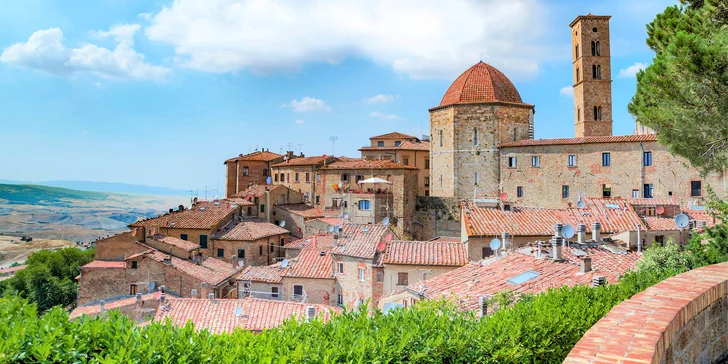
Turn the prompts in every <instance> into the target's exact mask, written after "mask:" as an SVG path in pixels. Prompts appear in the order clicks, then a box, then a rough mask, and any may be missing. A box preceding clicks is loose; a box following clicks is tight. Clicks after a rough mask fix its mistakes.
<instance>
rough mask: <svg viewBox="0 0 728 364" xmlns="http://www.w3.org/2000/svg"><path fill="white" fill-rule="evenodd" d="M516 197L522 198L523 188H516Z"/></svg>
mask: <svg viewBox="0 0 728 364" xmlns="http://www.w3.org/2000/svg"><path fill="white" fill-rule="evenodd" d="M516 197H523V186H518V187H516Z"/></svg>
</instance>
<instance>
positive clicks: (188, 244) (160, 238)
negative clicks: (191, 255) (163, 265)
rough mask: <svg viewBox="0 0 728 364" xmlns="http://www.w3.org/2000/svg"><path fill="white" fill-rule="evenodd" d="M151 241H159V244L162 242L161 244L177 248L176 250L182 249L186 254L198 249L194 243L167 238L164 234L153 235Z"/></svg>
mask: <svg viewBox="0 0 728 364" xmlns="http://www.w3.org/2000/svg"><path fill="white" fill-rule="evenodd" d="M152 239H154V240H156V241H159V242H162V243H164V244H167V245H171V246H174V247H177V248H180V249H184V250H186V251H188V252H189V251H193V250H195V249H199V248H200V245H199V244H195V243H193V242H191V241H187V240H182V239H179V238H175V237H173V236H167V235H164V234H157V235H154V236H152Z"/></svg>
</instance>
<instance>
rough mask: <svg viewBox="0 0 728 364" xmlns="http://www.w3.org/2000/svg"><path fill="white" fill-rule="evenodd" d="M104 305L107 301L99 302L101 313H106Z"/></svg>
mask: <svg viewBox="0 0 728 364" xmlns="http://www.w3.org/2000/svg"><path fill="white" fill-rule="evenodd" d="M104 303H106V301H104V300H101V301H99V312H104V311H106V308H104Z"/></svg>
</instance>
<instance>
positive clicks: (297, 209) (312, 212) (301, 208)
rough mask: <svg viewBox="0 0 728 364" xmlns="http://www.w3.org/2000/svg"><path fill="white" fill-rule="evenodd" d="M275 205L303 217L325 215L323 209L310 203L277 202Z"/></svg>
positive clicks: (310, 217)
mask: <svg viewBox="0 0 728 364" xmlns="http://www.w3.org/2000/svg"><path fill="white" fill-rule="evenodd" d="M275 207H277V208H280V209H283V210H286V211H288V212H290V213H291V214H293V215H298V216H302V217H303V218H305V219H313V218H318V217H324V216H325V215H324V212H323V210H321V209H317V208H315V207H313V206H311V205H306V204H305V203H288V204H278V205H276V206H275Z"/></svg>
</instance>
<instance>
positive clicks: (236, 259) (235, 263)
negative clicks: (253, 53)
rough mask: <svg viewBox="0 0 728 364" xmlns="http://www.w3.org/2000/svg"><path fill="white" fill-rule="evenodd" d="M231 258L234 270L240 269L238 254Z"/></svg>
mask: <svg viewBox="0 0 728 364" xmlns="http://www.w3.org/2000/svg"><path fill="white" fill-rule="evenodd" d="M230 260H231V262H232V263H233V270H238V256H237V255H233V257H232V258H231V259H230Z"/></svg>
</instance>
